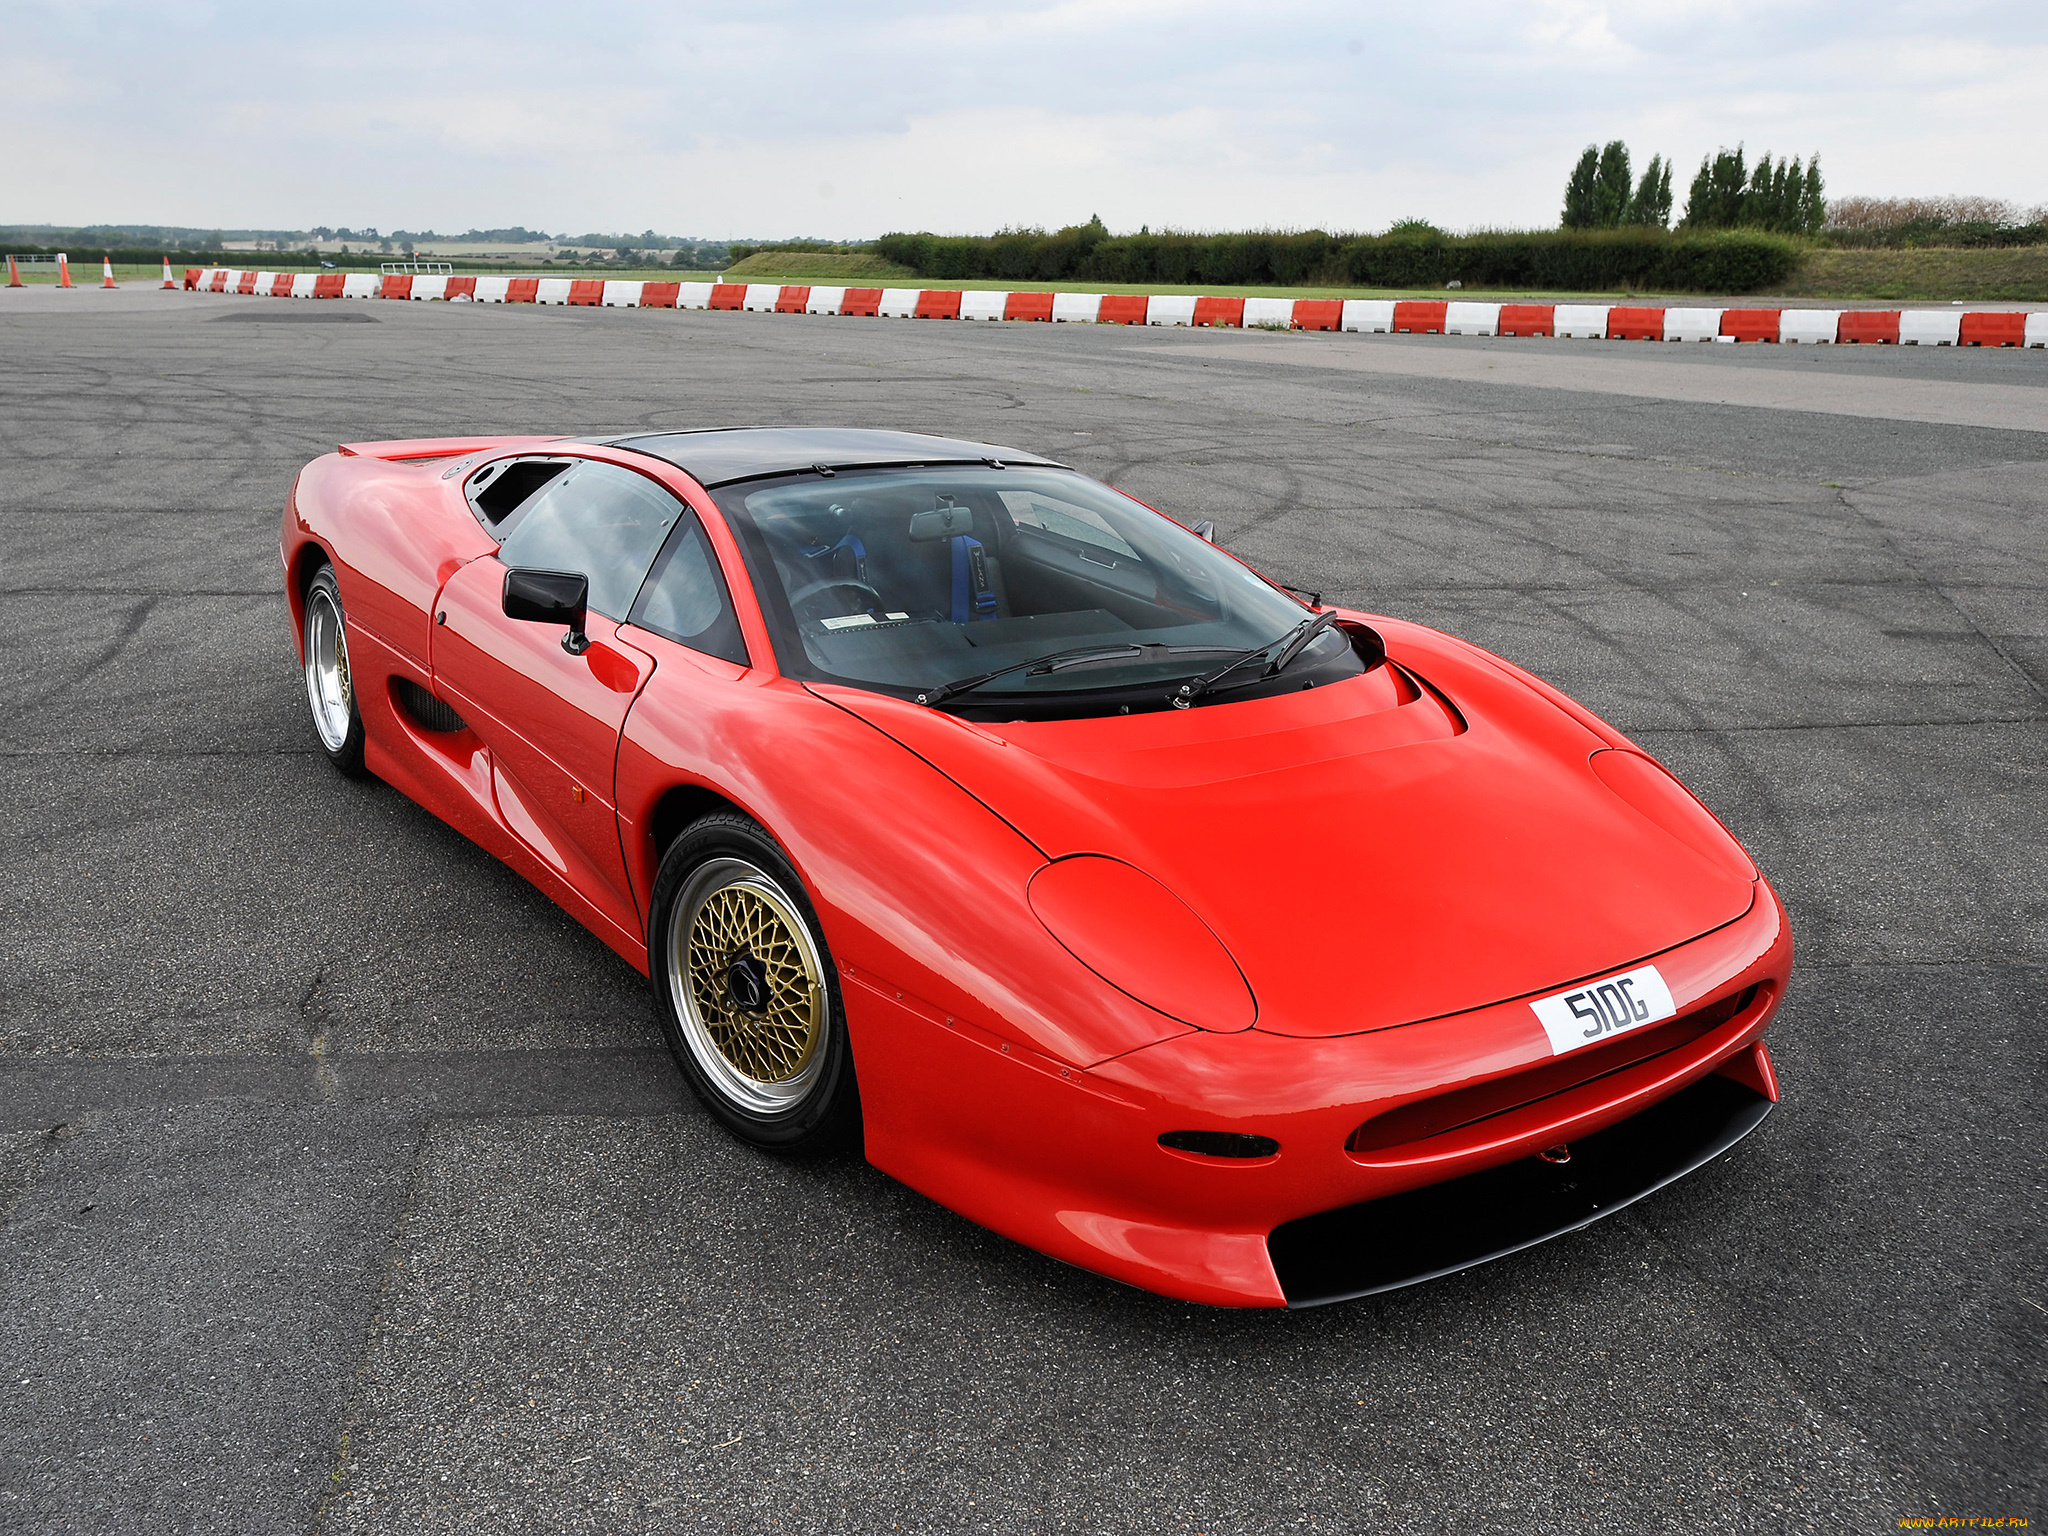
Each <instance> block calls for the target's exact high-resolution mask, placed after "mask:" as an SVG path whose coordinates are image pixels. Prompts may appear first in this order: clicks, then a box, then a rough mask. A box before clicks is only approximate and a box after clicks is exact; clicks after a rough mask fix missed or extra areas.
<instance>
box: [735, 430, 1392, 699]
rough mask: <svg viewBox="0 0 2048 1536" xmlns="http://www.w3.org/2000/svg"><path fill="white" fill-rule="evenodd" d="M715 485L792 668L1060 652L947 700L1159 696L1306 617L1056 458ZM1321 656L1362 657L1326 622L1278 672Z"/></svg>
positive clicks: (891, 666) (968, 666)
mask: <svg viewBox="0 0 2048 1536" xmlns="http://www.w3.org/2000/svg"><path fill="white" fill-rule="evenodd" d="M715 494H716V496H717V499H718V502H719V505H720V506H721V507H722V508H724V510H725V513H726V515H727V517H728V518H729V519H730V520H731V522H732V524H733V526H734V528H735V530H736V531H737V532H738V533H739V535H740V538H741V542H742V544H743V545H744V547H745V549H746V552H747V557H748V563H749V565H750V566H751V567H752V568H753V573H754V581H755V586H756V589H757V590H758V591H759V593H760V595H761V600H762V601H761V606H762V609H763V611H764V613H765V614H766V615H767V618H768V624H769V629H770V632H771V634H772V635H773V638H774V640H775V648H776V654H777V658H778V660H779V661H780V663H781V666H782V669H783V671H785V672H786V673H788V674H790V675H792V676H796V677H807V678H815V679H819V680H824V681H832V682H844V683H852V684H856V685H859V686H863V687H875V688H881V689H885V690H888V691H891V692H899V693H903V694H906V695H909V696H916V695H917V694H919V693H921V692H926V691H929V690H933V689H936V688H940V687H943V686H944V685H946V684H949V683H956V682H958V681H960V680H962V679H965V678H970V677H978V676H980V675H982V674H984V673H990V672H996V671H999V670H1000V669H1003V668H1007V667H1012V666H1016V665H1017V664H1019V663H1027V662H1030V661H1032V660H1034V659H1036V658H1041V657H1053V656H1056V655H1057V656H1060V657H1061V658H1062V660H1061V661H1059V662H1058V663H1055V664H1051V665H1049V666H1048V667H1047V668H1046V669H1044V670H1038V669H1035V668H1028V667H1027V668H1024V669H1023V670H1020V671H1018V672H1016V673H1012V674H1009V675H1006V676H1002V677H1000V678H996V679H992V680H991V681H989V682H988V683H987V684H985V685H984V686H983V687H980V688H977V689H975V690H974V691H973V692H972V693H963V694H961V695H960V696H959V697H957V698H951V699H948V700H947V703H946V707H947V708H949V709H953V708H959V709H965V710H969V711H971V712H977V713H979V712H986V711H990V710H993V711H996V712H997V713H1001V714H1006V715H1016V714H1020V713H1021V714H1027V715H1035V716H1036V715H1071V714H1075V713H1091V712H1096V711H1097V710H1099V709H1101V708H1108V709H1112V710H1123V711H1128V710H1131V709H1152V708H1163V707H1165V706H1166V702H1167V696H1168V693H1169V691H1170V690H1169V689H1168V688H1167V687H1165V686H1163V685H1166V684H1177V683H1180V682H1183V681H1185V680H1187V679H1189V678H1194V677H1201V676H1204V675H1206V674H1208V673H1211V672H1214V671H1215V670H1216V669H1217V668H1218V667H1219V666H1221V665H1222V664H1224V663H1226V662H1228V661H1229V660H1230V659H1231V656H1232V655H1233V653H1236V652H1240V651H1244V650H1247V649H1249V648H1252V647H1257V646H1263V645H1268V644H1271V643H1272V642H1274V641H1276V640H1278V639H1280V638H1281V637H1282V636H1284V635H1286V634H1288V633H1289V632H1290V631H1292V630H1293V629H1294V627H1295V626H1296V625H1298V624H1300V623H1301V621H1302V620H1303V619H1304V618H1305V617H1307V613H1306V610H1304V609H1303V608H1302V606H1301V604H1299V603H1298V602H1296V601H1295V600H1294V599H1292V598H1290V597H1288V596H1287V595H1286V594H1285V593H1283V592H1281V591H1279V590H1278V589H1276V588H1275V587H1273V586H1272V585H1270V584H1269V583H1268V582H1266V581H1265V580H1263V579H1262V578H1260V577H1259V576H1257V575H1255V574H1253V573H1252V572H1251V571H1249V570H1247V569H1246V568H1245V567H1244V566H1242V565H1240V564H1238V563H1237V562H1236V561H1235V560H1232V559H1231V558H1230V557H1229V556H1227V555H1225V554H1223V553H1222V552H1221V551H1219V550H1217V549H1216V548H1215V547H1214V546H1213V545H1210V544H1208V543H1206V542H1205V541H1203V540H1202V539H1199V538H1197V537H1195V535H1193V534H1192V533H1189V532H1188V531H1187V530H1186V529H1185V528H1182V527H1181V526H1180V525H1179V524H1177V523H1174V522H1172V521H1171V520H1169V519H1167V518H1164V517H1162V516H1160V515H1159V514H1158V513H1156V512H1153V511H1152V510H1150V509H1149V508H1147V507H1145V506H1143V505H1141V504H1140V503H1138V502H1135V501H1133V500H1131V499H1130V498H1129V497H1127V496H1124V495H1121V494H1120V493H1118V492H1116V491H1113V490H1111V489H1110V488H1109V487H1108V486H1105V485H1102V484H1100V483H1098V482H1096V481H1093V480H1090V479H1088V478H1087V477H1086V476H1084V475H1080V474H1076V473H1074V472H1072V471H1070V470H1056V469H1027V468H1000V469H999V468H995V467H992V466H984V465H974V466H947V467H944V468H918V469H900V470H873V471H841V472H840V473H838V474H836V475H834V476H831V477H829V478H827V477H822V476H819V475H815V474H806V475H802V476H791V477H789V478H786V479H780V480H775V481H769V482H759V481H757V482H752V483H748V484H742V485H733V486H727V487H725V488H723V489H721V490H719V491H718V492H716V493H715ZM1091 651H1099V652H1100V653H1101V654H1100V655H1092V654H1087V653H1089V652H1091ZM1346 663H1348V667H1347V666H1345V664H1346ZM1332 666H1339V667H1344V669H1345V670H1347V671H1348V672H1356V671H1358V670H1360V669H1361V666H1360V664H1359V663H1358V662H1357V661H1356V660H1355V659H1354V658H1352V654H1351V646H1350V642H1349V641H1348V640H1347V639H1346V638H1345V637H1344V636H1343V635H1342V634H1340V633H1325V634H1322V635H1319V636H1317V637H1316V638H1315V639H1314V640H1313V641H1312V642H1311V643H1310V644H1309V645H1308V646H1306V647H1305V648H1304V652H1303V655H1302V656H1301V657H1300V658H1299V660H1298V662H1297V663H1296V664H1295V665H1294V666H1292V667H1290V668H1289V673H1288V676H1289V679H1290V682H1291V685H1292V686H1301V685H1302V684H1303V683H1304V682H1305V681H1307V680H1309V679H1311V678H1319V675H1320V674H1321V673H1325V672H1327V671H1328V669H1329V668H1330V667H1332ZM1258 678H1259V669H1258V668H1257V667H1247V668H1246V669H1244V671H1243V672H1242V673H1240V674H1234V675H1233V678H1232V679H1229V680H1226V681H1225V682H1224V683H1222V684H1219V685H1218V696H1219V697H1220V696H1223V695H1224V691H1225V690H1229V694H1228V696H1231V697H1238V696H1242V689H1243V687H1244V686H1245V685H1248V684H1251V683H1254V682H1256V681H1257V680H1258ZM1239 679H1241V680H1242V681H1241V682H1240V681H1239Z"/></svg>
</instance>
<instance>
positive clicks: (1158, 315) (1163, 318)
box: [1145, 293, 1195, 325]
mask: <svg viewBox="0 0 2048 1536" xmlns="http://www.w3.org/2000/svg"><path fill="white" fill-rule="evenodd" d="M1145 323H1146V324H1147V325H1193V324H1194V323H1195V296H1194V295H1193V294H1191V293H1155V294H1153V295H1152V297H1151V298H1149V299H1147V300H1146V301H1145Z"/></svg>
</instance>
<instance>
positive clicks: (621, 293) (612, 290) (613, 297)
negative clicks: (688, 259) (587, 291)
mask: <svg viewBox="0 0 2048 1536" xmlns="http://www.w3.org/2000/svg"><path fill="white" fill-rule="evenodd" d="M654 286H655V287H657V288H658V287H660V286H662V285H661V284H659V283H656V284H655V285H654ZM647 287H648V285H647V284H646V283H644V282H639V283H635V282H629V281H624V280H620V281H614V280H613V279H611V278H606V279H605V284H604V287H603V288H602V289H600V290H599V291H598V302H599V303H600V304H602V305H603V306H604V307H605V308H606V309H638V308H639V307H640V296H641V295H642V294H643V293H645V292H646V291H647Z"/></svg>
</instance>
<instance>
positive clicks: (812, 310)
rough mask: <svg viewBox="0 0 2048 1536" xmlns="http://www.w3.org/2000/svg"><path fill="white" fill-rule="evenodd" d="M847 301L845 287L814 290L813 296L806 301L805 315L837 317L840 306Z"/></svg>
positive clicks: (812, 291)
mask: <svg viewBox="0 0 2048 1536" xmlns="http://www.w3.org/2000/svg"><path fill="white" fill-rule="evenodd" d="M845 301H846V289H845V288H844V287H843V286H842V287H839V288H813V289H812V290H811V296H810V297H809V298H807V299H805V300H804V313H805V314H807V315H836V314H838V313H839V306H840V305H841V304H843V303H844V302H845Z"/></svg>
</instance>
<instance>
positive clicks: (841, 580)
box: [789, 576, 882, 620]
mask: <svg viewBox="0 0 2048 1536" xmlns="http://www.w3.org/2000/svg"><path fill="white" fill-rule="evenodd" d="M832 591H846V592H855V593H858V594H859V595H860V596H861V597H863V598H865V599H867V601H866V602H865V603H863V604H862V605H861V607H862V608H870V607H872V608H879V607H881V606H882V594H881V593H879V592H877V591H876V590H875V589H874V588H873V587H871V586H869V585H868V584H867V583H866V582H864V581H855V580H853V579H852V578H851V577H848V576H833V577H828V578H827V579H825V580H824V581H814V582H812V583H811V584H810V585H809V586H804V587H798V588H797V589H796V590H795V591H794V592H792V593H790V594H789V606H790V611H791V612H793V613H795V614H796V616H797V618H798V619H799V620H802V619H808V618H811V617H814V615H812V614H810V613H807V612H805V611H804V608H803V605H804V604H805V603H806V602H808V601H809V600H810V599H812V598H814V597H816V596H817V595H818V594H819V593H821V592H832ZM856 611H857V612H858V611H859V610H858V609H857V610H856ZM817 616H818V617H823V615H817ZM833 617H837V615H833Z"/></svg>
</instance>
